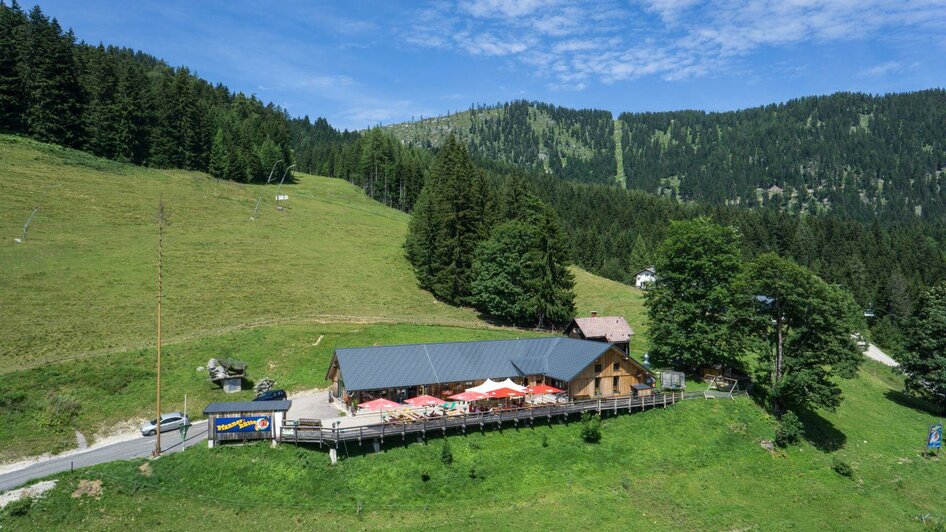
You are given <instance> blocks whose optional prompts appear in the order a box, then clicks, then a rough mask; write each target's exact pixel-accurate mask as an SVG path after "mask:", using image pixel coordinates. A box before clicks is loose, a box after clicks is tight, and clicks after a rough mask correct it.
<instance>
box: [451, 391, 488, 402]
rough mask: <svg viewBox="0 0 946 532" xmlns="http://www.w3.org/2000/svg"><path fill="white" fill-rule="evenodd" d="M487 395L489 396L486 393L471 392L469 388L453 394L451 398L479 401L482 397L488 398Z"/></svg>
mask: <svg viewBox="0 0 946 532" xmlns="http://www.w3.org/2000/svg"><path fill="white" fill-rule="evenodd" d="M487 397H489V396H488V395H486V394H485V393H480V392H471V391H469V390H467V391H465V392H463V393H458V394H456V395H451V396H450V399H453V400H454V401H479V400H480V399H486V398H487Z"/></svg>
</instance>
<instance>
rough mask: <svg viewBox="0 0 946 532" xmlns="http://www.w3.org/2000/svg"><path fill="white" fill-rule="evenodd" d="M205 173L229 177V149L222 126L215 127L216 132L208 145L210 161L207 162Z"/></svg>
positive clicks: (224, 177) (220, 177)
mask: <svg viewBox="0 0 946 532" xmlns="http://www.w3.org/2000/svg"><path fill="white" fill-rule="evenodd" d="M207 173H209V174H210V175H212V176H214V177H216V178H219V179H230V178H231V175H232V174H231V170H230V150H229V147H228V146H227V142H226V139H225V138H224V133H223V129H222V128H217V132H216V133H215V134H214V140H213V142H212V143H211V146H210V163H209V164H208V168H207Z"/></svg>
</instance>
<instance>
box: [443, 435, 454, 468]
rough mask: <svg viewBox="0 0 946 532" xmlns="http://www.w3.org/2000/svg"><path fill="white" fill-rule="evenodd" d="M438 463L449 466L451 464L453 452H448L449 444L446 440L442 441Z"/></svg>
mask: <svg viewBox="0 0 946 532" xmlns="http://www.w3.org/2000/svg"><path fill="white" fill-rule="evenodd" d="M440 461H441V462H443V464H444V465H450V464H452V463H453V451H451V450H450V442H449V441H448V440H446V439H445V440H443V450H441V451H440Z"/></svg>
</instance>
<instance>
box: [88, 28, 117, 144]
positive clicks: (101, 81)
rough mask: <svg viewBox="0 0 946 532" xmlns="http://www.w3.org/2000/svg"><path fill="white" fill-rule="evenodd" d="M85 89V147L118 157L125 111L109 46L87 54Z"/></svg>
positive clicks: (99, 47) (95, 49)
mask: <svg viewBox="0 0 946 532" xmlns="http://www.w3.org/2000/svg"><path fill="white" fill-rule="evenodd" d="M83 70H84V75H83V76H82V77H83V78H84V79H83V86H84V87H85V92H86V95H87V97H86V105H85V111H84V113H83V123H84V124H85V146H86V148H87V149H88V150H89V151H91V152H92V153H94V154H96V155H101V156H103V157H108V158H115V157H116V156H117V155H118V154H119V153H120V152H121V151H122V147H121V142H122V140H123V139H122V137H121V132H120V127H121V125H122V122H121V113H122V109H121V106H120V102H119V99H118V95H117V90H118V76H117V74H116V72H115V64H114V61H113V59H112V58H111V57H109V55H108V54H107V53H106V52H105V47H104V46H102V45H101V44H99V46H98V48H94V49H90V50H89V51H88V52H87V53H86V64H85V66H84V69H83Z"/></svg>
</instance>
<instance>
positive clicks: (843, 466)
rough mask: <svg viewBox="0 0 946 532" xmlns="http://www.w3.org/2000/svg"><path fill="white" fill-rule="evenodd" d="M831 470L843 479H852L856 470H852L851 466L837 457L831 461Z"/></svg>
mask: <svg viewBox="0 0 946 532" xmlns="http://www.w3.org/2000/svg"><path fill="white" fill-rule="evenodd" d="M831 469H833V470H834V472H835V473H837V474H839V475H841V476H842V477H847V478H851V477H852V476H854V469H853V468H851V464H849V463H847V462H845V461H844V460H841V459H840V458H838V457H837V456H835V457H834V458H833V459H832V460H831Z"/></svg>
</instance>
